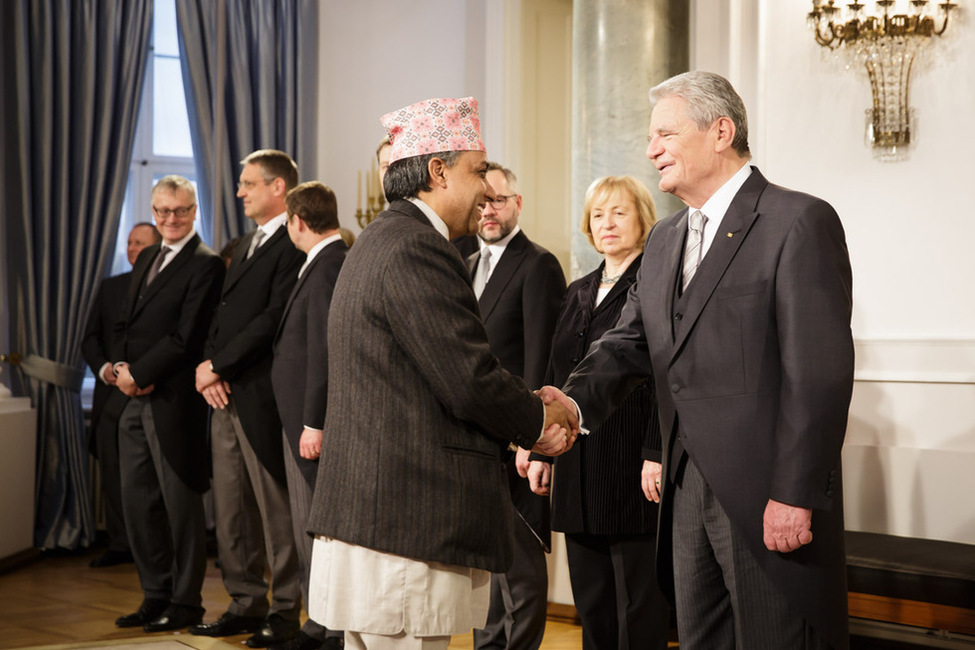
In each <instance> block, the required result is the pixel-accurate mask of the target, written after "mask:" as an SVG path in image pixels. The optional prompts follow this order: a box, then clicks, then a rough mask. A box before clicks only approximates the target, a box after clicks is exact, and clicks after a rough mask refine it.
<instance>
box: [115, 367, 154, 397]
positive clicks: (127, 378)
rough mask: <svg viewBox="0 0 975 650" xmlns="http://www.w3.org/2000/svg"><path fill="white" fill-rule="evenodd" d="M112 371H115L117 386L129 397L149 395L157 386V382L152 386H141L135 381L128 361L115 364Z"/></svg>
mask: <svg viewBox="0 0 975 650" xmlns="http://www.w3.org/2000/svg"><path fill="white" fill-rule="evenodd" d="M112 372H113V373H115V386H116V388H118V389H119V390H120V391H122V392H123V393H125V394H126V395H128V396H129V397H139V396H140V395H148V394H149V393H151V392H152V391H153V389H154V388H155V387H156V386H155V384H153V385H152V386H146V387H145V388H139V385H138V384H136V383H135V378H134V377H133V376H132V373H131V372H129V364H127V363H124V362H122V363H116V364H114V366H113V367H112Z"/></svg>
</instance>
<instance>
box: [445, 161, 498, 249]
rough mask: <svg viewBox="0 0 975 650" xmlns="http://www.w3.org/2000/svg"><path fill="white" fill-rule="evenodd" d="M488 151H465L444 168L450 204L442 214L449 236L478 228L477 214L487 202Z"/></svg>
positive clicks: (470, 231)
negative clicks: (485, 198) (485, 199)
mask: <svg viewBox="0 0 975 650" xmlns="http://www.w3.org/2000/svg"><path fill="white" fill-rule="evenodd" d="M486 174H487V154H485V153H484V152H483V151H465V152H464V153H462V154H461V155H460V156H459V157H458V159H457V162H456V163H455V164H454V166H453V167H448V168H446V169H445V170H444V176H445V177H446V179H447V188H446V193H447V195H446V197H445V198H446V200H447V203H448V205H449V207H448V209H447V210H446V211H445V212H448V213H449V214H442V215H440V217H441V218H442V219H443V220H444V223H446V224H447V228H449V229H450V236H451V238H453V237H460V236H461V235H471V234H474V233H475V232H477V217H478V215H479V213H480V207H481V206H482V205H483V204H484V192H485V190H486V189H487V184H486V181H485V180H484V178H485V175H486Z"/></svg>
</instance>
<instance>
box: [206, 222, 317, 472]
mask: <svg viewBox="0 0 975 650" xmlns="http://www.w3.org/2000/svg"><path fill="white" fill-rule="evenodd" d="M254 232H256V231H251V232H250V233H248V234H247V235H245V236H244V238H243V239H242V240H241V242H240V244H239V245H238V246H237V249H236V252H235V253H234V257H233V259H232V260H231V261H230V268H228V269H227V277H226V279H225V280H224V283H223V290H222V291H221V292H220V302H219V303H218V304H217V309H216V313H215V314H214V316H213V324H212V325H211V326H210V335H209V337H208V338H207V343H206V348H205V350H204V358H209V359H210V361H211V363H213V370H214V372H216V373H217V374H218V375H220V377H221V379H224V380H226V381H228V382H230V390H231V394H232V396H233V400H234V407H235V408H236V409H237V414H238V415H239V416H240V422H241V424H242V425H243V429H244V434H245V435H246V436H247V440H248V441H250V443H251V447H253V448H254V452H255V453H256V454H257V457H258V458H259V459H261V463H262V464H263V465H264V467H265V468H267V470H268V472H269V473H270V474H271V476H273V477H274V478H275V479H277V480H278V482H280V483H281V484H282V485H283V484H285V483H286V480H285V476H284V455H283V454H284V448H283V447H282V445H281V419H280V417H278V409H277V406H276V405H275V403H274V389H273V387H272V386H271V343H272V341H273V340H274V333H275V332H276V331H277V329H278V323H280V322H281V314H282V313H284V304H285V303H286V302H287V300H288V296H289V295H290V294H291V289H292V287H294V285H295V280H297V278H298V269H299V268H300V267H301V264H302V262H303V261H304V258H305V256H304V254H303V253H302V252H301V251H299V250H298V249H296V248H295V247H294V244H292V243H291V239H289V238H288V231H287V229H286V228H284V227H281V228H278V229H277V231H275V233H274V234H273V235H272V236H271V238H270V239H268V240H267V241H266V242H264V244H263V245H261V246H260V247H259V248H258V249H256V250H255V251H254V254H253V255H252V256H251V258H250V259H247V251H248V249H249V248H250V243H251V239H253V237H254Z"/></svg>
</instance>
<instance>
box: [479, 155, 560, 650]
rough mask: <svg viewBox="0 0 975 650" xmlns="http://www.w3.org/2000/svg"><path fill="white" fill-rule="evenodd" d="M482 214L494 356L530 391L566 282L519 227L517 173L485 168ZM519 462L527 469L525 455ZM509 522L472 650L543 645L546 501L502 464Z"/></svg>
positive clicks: (482, 288)
mask: <svg viewBox="0 0 975 650" xmlns="http://www.w3.org/2000/svg"><path fill="white" fill-rule="evenodd" d="M485 181H486V186H487V188H486V191H485V192H484V200H485V203H484V207H483V208H482V209H481V214H480V218H479V219H478V222H477V241H478V245H479V250H478V251H477V252H475V253H473V254H472V255H471V256H470V257H468V258H467V264H468V268H470V270H471V276H472V277H473V278H474V294H475V295H476V296H477V302H478V308H479V309H480V312H481V319H482V320H483V321H484V329H485V330H486V331H487V336H488V343H489V344H490V345H491V352H493V353H494V354H495V355H497V357H498V359H499V360H500V361H501V367H502V368H504V369H505V370H507V371H508V372H510V373H511V374H513V375H515V376H517V377H521V378H522V379H524V380H525V383H526V384H528V387H529V388H531V389H536V388H541V387H542V385H543V384H544V383H545V370H546V369H547V368H548V357H549V351H550V350H551V347H552V334H553V333H554V332H555V323H556V321H557V320H558V318H559V309H560V308H561V306H562V298H563V296H564V295H565V275H564V274H563V273H562V267H561V266H560V265H559V261H558V260H557V259H556V258H555V256H554V255H552V254H551V253H550V252H548V251H547V250H545V249H544V248H542V247H541V246H539V245H538V244H535V243H533V242H532V241H531V240H529V239H528V237H527V236H526V235H525V233H524V231H522V230H521V227H520V226H519V225H518V217H519V216H521V194H519V193H518V179H517V178H516V177H515V174H514V172H512V171H511V170H510V169H507V168H505V167H502V166H501V165H499V164H497V163H494V162H488V163H487V174H486V175H485ZM518 456H519V458H518V459H520V460H521V461H522V462H523V463H524V471H527V467H528V451H527V450H523V449H520V450H519V451H518ZM507 473H508V487H509V488H510V490H511V501H512V503H513V504H514V506H515V508H514V510H513V511H512V512H513V517H514V522H513V524H512V525H513V529H514V533H515V534H514V539H515V548H514V561H513V562H512V564H511V566H510V567H509V568H508V570H507V571H506V572H504V573H495V574H492V576H491V608H490V610H489V612H488V621H487V625H486V626H485V627H484V629H483V630H474V647H475V648H476V649H477V650H488V649H489V648H509V649H512V650H515V649H517V650H531V649H534V648H538V647H539V645H541V643H542V635H543V634H544V632H545V616H546V614H547V609H548V569H547V567H546V565H545V552H546V551H547V550H548V549H549V548H550V546H551V538H552V529H551V525H550V523H549V503H548V497H542V496H538V495H537V494H534V493H533V492H532V491H531V489H529V486H528V482H527V481H526V480H525V479H524V478H522V477H521V476H519V472H518V470H517V468H516V458H515V457H514V455H512V457H511V458H509V459H508V462H507Z"/></svg>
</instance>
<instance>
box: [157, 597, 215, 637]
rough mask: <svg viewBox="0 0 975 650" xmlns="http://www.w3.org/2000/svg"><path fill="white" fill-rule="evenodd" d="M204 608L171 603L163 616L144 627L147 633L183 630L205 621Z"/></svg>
mask: <svg viewBox="0 0 975 650" xmlns="http://www.w3.org/2000/svg"><path fill="white" fill-rule="evenodd" d="M205 611H206V610H205V609H203V608H202V607H190V606H188V605H177V604H175V603H171V604H170V605H169V607H167V608H166V611H164V612H163V613H162V614H160V615H159V616H158V617H156V618H154V619H152V620H151V621H149V622H148V623H146V624H145V625H143V626H142V629H143V630H145V631H146V632H169V631H171V630H182V629H183V628H184V627H189V626H190V625H196V624H197V623H200V622H201V621H202V620H203V612H205Z"/></svg>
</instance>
